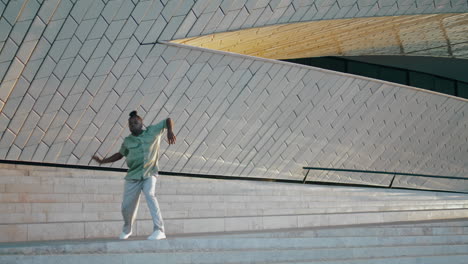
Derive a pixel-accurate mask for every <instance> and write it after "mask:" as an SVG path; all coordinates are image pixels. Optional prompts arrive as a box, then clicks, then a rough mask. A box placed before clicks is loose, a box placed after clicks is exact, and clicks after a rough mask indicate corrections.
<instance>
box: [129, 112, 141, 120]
mask: <svg viewBox="0 0 468 264" xmlns="http://www.w3.org/2000/svg"><path fill="white" fill-rule="evenodd" d="M132 117H137V118H139V119H141V117H140V116H139V115H138V114H137V111H132V112H130V117H129V119H130V118H132Z"/></svg>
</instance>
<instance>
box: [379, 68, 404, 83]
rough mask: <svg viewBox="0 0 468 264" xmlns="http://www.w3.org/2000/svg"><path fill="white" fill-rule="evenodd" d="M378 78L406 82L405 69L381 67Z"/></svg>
mask: <svg viewBox="0 0 468 264" xmlns="http://www.w3.org/2000/svg"><path fill="white" fill-rule="evenodd" d="M379 79H381V80H384V81H389V82H394V83H400V84H407V83H406V71H403V70H398V69H392V68H385V67H381V68H380V76H379Z"/></svg>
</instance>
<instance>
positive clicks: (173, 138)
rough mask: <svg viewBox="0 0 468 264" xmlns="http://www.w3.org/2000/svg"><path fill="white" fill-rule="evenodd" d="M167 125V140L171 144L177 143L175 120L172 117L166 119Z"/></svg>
mask: <svg viewBox="0 0 468 264" xmlns="http://www.w3.org/2000/svg"><path fill="white" fill-rule="evenodd" d="M166 127H167V141H169V144H170V145H171V144H175V143H176V136H175V135H174V130H173V128H174V121H172V119H170V118H168V119H166Z"/></svg>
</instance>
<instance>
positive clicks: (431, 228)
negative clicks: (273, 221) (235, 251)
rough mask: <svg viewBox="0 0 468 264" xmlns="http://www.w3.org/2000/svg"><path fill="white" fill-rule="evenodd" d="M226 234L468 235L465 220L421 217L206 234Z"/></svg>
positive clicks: (318, 235) (263, 236)
mask: <svg viewBox="0 0 468 264" xmlns="http://www.w3.org/2000/svg"><path fill="white" fill-rule="evenodd" d="M210 235H211V236H215V237H219V236H223V237H226V238H253V237H259V238H284V237H347V236H349V237H370V236H375V237H397V236H444V235H468V221H467V220H464V221H453V220H446V221H444V222H434V221H423V222H412V223H411V224H409V223H408V224H378V225H368V224H367V225H354V226H343V227H336V226H334V227H317V228H295V229H278V230H265V231H250V232H231V233H228V234H225V235H221V234H209V235H208V236H210Z"/></svg>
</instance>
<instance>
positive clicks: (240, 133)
mask: <svg viewBox="0 0 468 264" xmlns="http://www.w3.org/2000/svg"><path fill="white" fill-rule="evenodd" d="M467 11H468V3H467V1H403V0H401V1H394V0H393V1H260V0H257V1H227V0H225V1H221V0H212V1H208V0H206V1H195V2H194V1H185V0H184V1H182V0H180V1H179V0H169V1H167V0H166V1H159V0H152V1H137V0H135V1H127V0H125V1H123V0H120V1H119V0H115V1H102V0H97V1H91V0H78V1H71V0H61V1H60V0H51V1H36V0H29V1H26V0H24V1H3V2H0V13H2V17H1V19H0V48H1V50H0V79H1V86H0V109H1V110H0V159H8V160H24V161H39V162H52V163H63V164H82V165H96V164H95V163H93V162H91V156H92V155H93V154H95V153H97V154H99V155H101V156H106V155H110V154H112V153H114V152H116V151H117V150H118V149H119V146H120V144H121V142H122V138H123V137H124V136H126V135H127V134H128V133H129V132H128V128H127V127H126V123H127V118H128V113H129V112H130V111H132V110H134V109H137V110H138V111H139V112H140V114H141V116H143V117H144V120H145V123H146V124H151V123H154V122H156V121H158V120H161V119H163V118H166V117H168V116H170V117H172V118H173V119H174V120H175V124H176V132H177V136H178V142H177V144H176V145H174V146H170V147H168V146H167V145H165V144H163V150H164V151H163V154H162V157H161V161H160V164H161V169H162V170H165V171H174V172H185V173H202V174H219V175H226V176H252V177H268V178H287V179H302V178H303V170H302V166H306V165H308V166H320V167H338V168H350V169H354V168H357V169H370V170H387V171H403V172H415V173H426V174H439V175H453V176H466V175H467V171H468V167H467V163H466V160H467V155H468V154H467V149H468V134H467V133H466V131H467V124H468V104H467V102H466V100H463V99H457V98H454V97H449V96H445V95H440V94H435V93H430V92H427V91H422V90H419V89H413V88H410V87H404V86H400V85H395V84H391V83H385V82H381V81H377V80H372V79H366V78H360V77H356V76H352V75H346V74H339V73H334V72H330V71H324V70H319V69H315V68H311V67H303V66H297V65H293V64H287V63H281V62H277V61H273V60H265V59H260V58H255V57H247V56H241V55H235V54H232V53H225V52H216V51H211V50H203V49H199V48H193V47H189V46H182V45H177V44H168V43H166V42H161V41H167V40H172V39H176V38H183V37H191V36H199V35H204V34H211V33H215V32H223V31H229V30H236V29H242V28H251V27H259V26H265V25H273V24H278V23H292V22H300V21H313V20H320V19H337V18H354V17H370V16H383V15H385V16H389V15H406V14H427V13H453V12H467ZM156 41H159V43H158V44H148V45H142V44H145V43H153V42H156ZM112 166H114V167H125V165H124V163H123V160H122V161H121V162H118V163H117V164H113V165H112ZM314 176H315V177H316V178H318V179H320V178H328V179H330V180H335V181H336V180H337V181H351V182H357V183H361V182H372V183H377V184H384V183H386V182H387V181H388V179H387V178H385V177H380V178H379V177H366V176H365V175H358V176H340V175H321V174H317V175H314ZM414 181H416V183H414V182H413V183H412V184H416V185H420V186H424V184H427V183H426V179H415V180H414ZM454 187H455V186H454Z"/></svg>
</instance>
